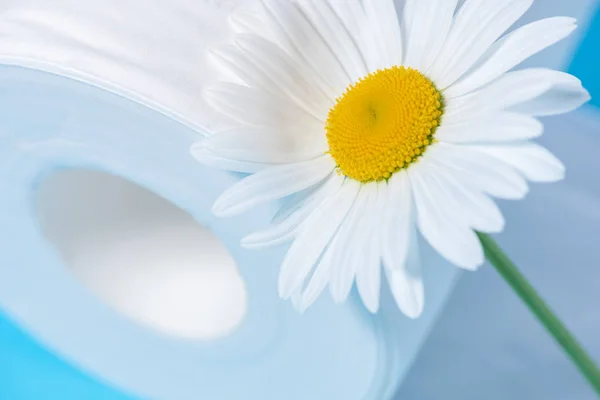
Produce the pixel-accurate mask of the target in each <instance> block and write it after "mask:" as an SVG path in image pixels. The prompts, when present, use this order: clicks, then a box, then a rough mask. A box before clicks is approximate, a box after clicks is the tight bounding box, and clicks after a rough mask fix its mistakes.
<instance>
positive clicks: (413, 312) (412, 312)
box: [402, 307, 423, 320]
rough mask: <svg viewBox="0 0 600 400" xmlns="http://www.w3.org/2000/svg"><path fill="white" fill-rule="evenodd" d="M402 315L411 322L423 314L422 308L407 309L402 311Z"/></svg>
mask: <svg viewBox="0 0 600 400" xmlns="http://www.w3.org/2000/svg"><path fill="white" fill-rule="evenodd" d="M402 313H403V314H404V315H406V317H407V318H410V319H412V320H415V319H419V317H420V316H421V314H423V307H415V308H412V309H409V308H407V309H404V310H402Z"/></svg>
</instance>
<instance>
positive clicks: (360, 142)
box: [192, 0, 589, 318]
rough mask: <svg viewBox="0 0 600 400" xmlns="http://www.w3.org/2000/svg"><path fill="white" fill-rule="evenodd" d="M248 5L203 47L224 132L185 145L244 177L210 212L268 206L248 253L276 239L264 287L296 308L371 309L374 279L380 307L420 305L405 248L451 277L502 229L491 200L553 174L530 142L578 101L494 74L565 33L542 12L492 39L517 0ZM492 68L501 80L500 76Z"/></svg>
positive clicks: (563, 88) (533, 76)
mask: <svg viewBox="0 0 600 400" xmlns="http://www.w3.org/2000/svg"><path fill="white" fill-rule="evenodd" d="M458 3H459V1H458V0H406V4H405V6H404V8H403V10H401V11H402V13H401V18H398V14H397V10H396V8H395V6H394V3H393V1H391V0H362V1H359V0H355V1H350V0H346V1H341V0H337V1H336V0H314V1H284V0H279V1H269V0H263V1H262V3H261V4H260V9H257V10H256V12H254V11H252V12H246V13H238V14H236V15H235V16H234V17H233V18H232V23H233V25H234V27H235V28H236V30H237V31H238V34H237V35H236V38H235V44H234V45H231V46H229V47H225V48H219V49H215V50H214V51H212V57H213V58H214V60H215V61H217V63H218V65H219V66H220V67H221V71H227V72H228V73H229V75H228V76H229V77H230V79H229V81H228V82H221V83H219V84H217V85H215V86H214V87H212V88H210V90H208V91H207V94H206V99H207V101H208V103H209V104H210V105H211V106H212V107H214V108H215V109H216V110H217V111H218V112H220V113H221V114H223V115H225V116H227V117H228V118H229V120H230V121H231V126H230V128H228V129H226V130H223V131H220V132H216V133H214V135H212V136H210V137H208V138H207V139H205V140H203V141H202V142H200V143H197V144H196V145H194V147H193V148H192V153H193V155H194V156H195V157H196V158H197V159H198V160H200V161H201V162H203V163H205V164H208V165H211V166H214V167H218V168H223V169H226V170H230V171H238V172H244V173H250V174H252V175H250V176H249V177H247V178H245V179H243V180H241V181H240V182H239V183H238V184H236V185H234V186H233V187H231V188H230V189H229V190H227V191H226V192H225V193H224V194H223V195H222V196H221V197H220V198H219V199H218V200H217V202H216V204H215V205H214V213H215V214H217V215H218V216H232V215H235V214H239V213H243V212H246V211H248V210H250V209H251V208H253V207H254V206H257V205H259V204H263V203H267V202H274V201H277V200H280V199H283V200H282V202H281V203H280V204H281V205H280V208H279V211H278V212H277V214H276V215H275V217H274V219H273V221H272V224H271V225H270V227H269V228H268V229H266V230H264V231H261V232H257V233H254V234H252V235H250V236H249V237H246V238H245V239H244V240H243V245H245V246H247V247H252V248H261V247H265V246H274V245H280V244H283V243H286V242H291V247H290V248H289V250H288V252H287V255H286V257H285V259H284V260H283V264H282V266H281V275H280V279H279V293H280V295H281V297H283V298H292V300H293V301H294V304H295V305H296V307H297V308H298V309H300V310H301V311H303V310H305V309H306V308H307V307H309V306H310V305H311V304H312V303H313V302H314V301H315V299H317V297H318V296H319V295H320V294H321V292H322V291H323V290H324V289H325V288H326V287H327V286H328V285H329V289H330V292H331V295H332V297H333V299H334V300H335V301H336V302H343V301H345V299H346V298H347V297H348V295H349V293H350V291H351V289H352V287H353V284H354V282H356V286H357V288H358V292H359V293H360V296H361V297H362V300H363V302H364V304H365V306H366V307H367V309H369V310H370V311H371V312H376V311H377V310H378V307H379V296H380V286H381V281H382V279H381V275H382V271H383V275H384V276H385V277H387V282H388V284H389V286H390V288H391V292H392V293H393V295H394V298H395V300H396V302H397V304H398V307H399V308H400V309H401V310H402V311H403V312H404V313H405V314H406V315H407V316H409V317H413V318H414V317H417V316H418V315H419V314H421V312H422V311H423V307H424V288H423V282H422V279H421V267H420V265H419V243H420V241H421V240H422V239H421V237H422V238H424V239H425V240H426V241H427V242H429V244H430V245H431V246H432V247H433V248H434V249H435V250H436V251H438V252H439V253H440V254H441V255H442V256H443V257H445V258H446V259H447V260H449V261H450V262H452V263H453V264H455V265H456V266H458V267H460V268H464V269H467V270H475V269H477V268H478V267H479V266H480V265H482V264H483V262H484V254H483V251H482V247H481V244H480V242H479V240H478V237H477V234H476V231H479V232H484V233H494V232H500V231H502V229H503V227H504V219H503V217H502V214H501V212H500V210H499V209H498V207H497V206H496V204H495V203H494V201H492V199H491V197H496V198H501V199H521V198H523V197H524V196H525V195H526V193H527V191H528V186H527V182H526V181H527V180H528V181H532V182H552V181H557V180H560V179H562V178H563V176H564V167H563V165H562V164H561V162H560V161H559V160H557V159H556V158H555V157H554V156H553V155H552V154H550V153H549V152H548V151H547V150H546V149H544V148H543V147H541V146H539V145H537V144H535V143H533V142H532V141H531V139H534V138H536V137H538V136H540V135H541V134H542V131H543V126H542V124H541V123H540V122H539V121H538V120H537V119H536V117H540V116H546V115H554V114H560V113H565V112H568V111H571V110H573V109H575V108H577V107H579V106H580V105H582V104H583V103H585V102H586V101H588V100H589V95H588V92H587V91H586V90H585V89H584V88H583V87H582V85H581V82H580V81H579V80H578V79H577V78H575V77H573V76H571V75H569V74H566V73H563V72H558V71H552V70H549V69H543V68H532V69H523V70H519V71H511V70H512V69H513V68H514V67H515V66H517V65H518V64H520V63H521V62H522V61H524V60H525V59H527V58H528V57H530V56H531V55H533V54H535V53H537V52H539V51H541V50H543V49H545V48H546V47H548V46H550V45H552V44H554V43H556V42H558V41H559V40H561V39H563V38H565V37H566V36H568V35H569V34H570V33H571V32H573V30H574V29H575V27H576V25H575V20H574V19H572V18H567V17H556V18H549V19H545V20H541V21H537V22H534V23H531V24H529V25H525V26H523V27H520V28H518V29H515V30H513V31H512V32H510V33H508V34H505V32H506V31H507V30H508V29H509V28H510V27H511V26H512V25H513V24H514V23H515V22H516V21H517V20H518V19H519V18H520V17H521V16H522V15H523V14H524V13H525V12H526V11H527V10H528V9H529V7H530V6H531V4H532V3H533V0H466V1H465V2H464V4H463V5H462V6H460V7H459V6H458ZM509 71H510V72H509Z"/></svg>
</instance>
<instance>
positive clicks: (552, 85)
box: [444, 68, 589, 122]
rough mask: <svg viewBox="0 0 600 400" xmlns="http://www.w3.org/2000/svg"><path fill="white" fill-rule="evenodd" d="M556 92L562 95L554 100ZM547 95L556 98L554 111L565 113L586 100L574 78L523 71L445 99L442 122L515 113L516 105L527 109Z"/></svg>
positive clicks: (506, 75)
mask: <svg viewBox="0 0 600 400" xmlns="http://www.w3.org/2000/svg"><path fill="white" fill-rule="evenodd" d="M556 91H558V93H563V95H564V96H563V97H562V98H556V96H554V94H553V93H556ZM569 93H570V94H569ZM546 95H550V96H551V97H552V98H553V99H555V105H554V110H556V109H557V108H558V109H561V108H562V110H563V111H564V112H567V111H570V110H572V109H573V108H576V107H578V106H579V105H581V104H582V103H583V102H585V101H587V99H589V95H588V94H587V92H586V91H585V89H583V88H582V86H581V81H580V80H579V79H577V78H576V77H574V76H573V75H569V74H567V73H564V72H560V71H553V70H549V69H545V68H530V69H523V70H519V71H514V72H509V73H507V74H505V75H504V76H502V77H501V78H499V79H497V80H496V81H495V82H493V83H491V84H489V85H488V86H486V87H485V88H483V89H481V90H479V91H476V92H473V93H470V94H468V95H465V96H460V97H457V98H453V99H447V107H446V111H445V113H444V121H446V120H450V121H452V122H458V121H461V120H469V119H471V118H473V115H476V114H479V113H485V112H489V111H493V110H503V109H504V110H512V109H515V110H517V111H518V108H515V107H517V106H519V107H521V106H526V105H527V104H528V103H530V102H534V103H535V102H542V103H543V102H544V100H543V97H544V96H546ZM573 100H574V101H573ZM562 101H564V103H561V102H562ZM538 104H539V103H538Z"/></svg>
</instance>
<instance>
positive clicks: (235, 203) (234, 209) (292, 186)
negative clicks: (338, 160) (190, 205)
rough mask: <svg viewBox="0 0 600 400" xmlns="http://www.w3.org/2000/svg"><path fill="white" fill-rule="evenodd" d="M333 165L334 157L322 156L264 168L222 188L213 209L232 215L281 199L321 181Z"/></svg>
mask: <svg viewBox="0 0 600 400" xmlns="http://www.w3.org/2000/svg"><path fill="white" fill-rule="evenodd" d="M334 168H335V163H334V161H333V160H332V159H331V158H330V157H328V156H323V157H319V158H316V159H314V160H310V161H304V162H301V163H295V164H288V165H281V166H276V167H271V168H268V169H265V170H263V171H260V172H258V173H256V174H254V175H252V176H249V177H247V178H245V179H242V180H241V181H240V182H238V183H237V184H235V185H234V186H232V187H231V188H229V189H228V190H227V191H225V193H223V194H222V195H221V196H220V197H219V198H218V199H217V201H216V202H215V204H214V206H213V213H214V214H215V215H218V216H222V217H226V216H232V215H236V214H240V213H243V212H245V211H247V210H249V209H251V208H253V207H255V206H257V205H259V204H264V203H268V202H270V201H273V200H278V199H281V198H283V197H286V196H289V195H291V194H294V193H296V192H299V191H301V190H304V189H306V188H308V187H310V186H312V185H316V184H317V183H319V182H321V181H323V180H324V179H325V178H326V177H327V176H329V174H330V173H331V171H333V169H334Z"/></svg>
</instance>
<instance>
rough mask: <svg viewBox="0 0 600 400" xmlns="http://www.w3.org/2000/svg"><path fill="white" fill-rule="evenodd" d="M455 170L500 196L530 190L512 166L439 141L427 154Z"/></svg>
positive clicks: (519, 194) (521, 194)
mask: <svg viewBox="0 0 600 400" xmlns="http://www.w3.org/2000/svg"><path fill="white" fill-rule="evenodd" d="M425 156H426V157H431V158H432V159H433V160H435V163H436V164H440V165H443V166H444V167H445V168H447V169H448V170H449V171H452V173H453V174H454V176H455V177H456V179H458V180H459V181H461V182H462V183H463V184H465V185H469V186H472V187H473V188H476V189H479V190H482V191H483V192H485V193H488V194H490V195H491V196H494V197H498V198H501V199H511V200H519V199H522V198H523V197H525V195H526V194H527V193H528V190H529V189H528V186H527V182H526V181H525V179H523V177H522V176H521V175H519V174H518V173H517V172H516V171H515V170H514V169H513V168H512V167H511V166H509V165H508V164H506V163H504V162H502V161H500V160H498V159H496V158H495V157H489V156H488V155H487V154H483V153H481V152H479V151H477V150H475V149H472V148H470V146H459V145H451V144H443V143H440V144H438V145H436V146H430V148H428V149H427V152H426V153H425Z"/></svg>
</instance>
